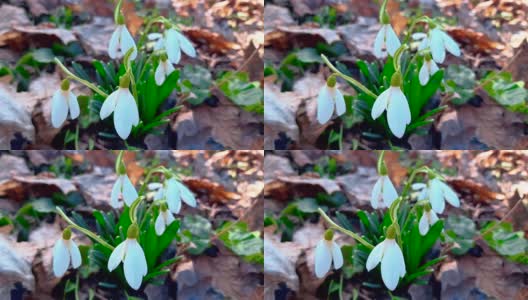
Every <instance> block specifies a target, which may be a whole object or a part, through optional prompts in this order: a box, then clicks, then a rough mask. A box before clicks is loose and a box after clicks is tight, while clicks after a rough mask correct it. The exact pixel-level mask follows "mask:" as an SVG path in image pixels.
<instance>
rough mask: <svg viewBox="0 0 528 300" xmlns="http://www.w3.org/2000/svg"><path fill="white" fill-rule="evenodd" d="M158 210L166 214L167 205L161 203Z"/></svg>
mask: <svg viewBox="0 0 528 300" xmlns="http://www.w3.org/2000/svg"><path fill="white" fill-rule="evenodd" d="M160 209H161V211H162V212H166V211H167V209H168V208H167V203H162V204H161V206H160Z"/></svg>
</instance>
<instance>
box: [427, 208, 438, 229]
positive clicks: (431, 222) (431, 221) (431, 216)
mask: <svg viewBox="0 0 528 300" xmlns="http://www.w3.org/2000/svg"><path fill="white" fill-rule="evenodd" d="M436 222H438V216H437V215H436V213H435V212H434V210H431V211H429V225H431V226H433V225H434V224H435V223H436Z"/></svg>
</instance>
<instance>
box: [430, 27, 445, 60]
mask: <svg viewBox="0 0 528 300" xmlns="http://www.w3.org/2000/svg"><path fill="white" fill-rule="evenodd" d="M430 35H431V37H430V38H431V44H430V48H431V54H432V56H433V59H434V61H436V62H437V63H439V64H441V63H443V62H444V60H445V56H446V53H445V46H444V40H443V38H442V33H441V31H440V29H438V28H435V29H433V30H431V33H430Z"/></svg>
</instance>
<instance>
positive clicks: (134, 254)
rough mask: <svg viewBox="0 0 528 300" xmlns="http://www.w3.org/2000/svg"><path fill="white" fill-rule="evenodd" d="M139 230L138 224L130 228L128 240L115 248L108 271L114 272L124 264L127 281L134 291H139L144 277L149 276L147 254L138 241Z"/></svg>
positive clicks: (109, 261) (109, 260)
mask: <svg viewBox="0 0 528 300" xmlns="http://www.w3.org/2000/svg"><path fill="white" fill-rule="evenodd" d="M138 235H139V228H138V226H137V224H132V225H130V227H128V231H127V239H126V240H124V241H123V242H122V243H121V244H119V245H118V246H117V247H115V249H114V251H112V254H111V255H110V259H108V271H110V272H112V271H113V270H115V268H117V266H118V265H119V264H120V263H121V262H123V270H124V271H125V279H126V281H127V282H128V284H129V285H130V287H131V288H133V289H134V290H137V289H139V287H140V286H141V282H142V280H143V276H145V275H147V260H146V259H145V253H144V252H143V249H142V248H141V246H140V245H139V243H138V241H137V237H138Z"/></svg>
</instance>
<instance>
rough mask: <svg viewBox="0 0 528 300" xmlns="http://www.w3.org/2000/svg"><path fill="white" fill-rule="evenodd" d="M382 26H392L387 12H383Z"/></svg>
mask: <svg viewBox="0 0 528 300" xmlns="http://www.w3.org/2000/svg"><path fill="white" fill-rule="evenodd" d="M381 24H383V25H388V24H390V17H389V14H388V13H387V11H384V12H383V15H382V16H381Z"/></svg>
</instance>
